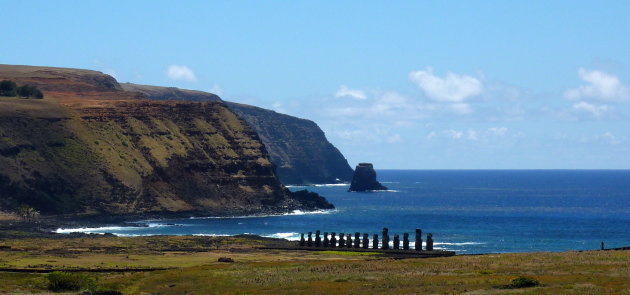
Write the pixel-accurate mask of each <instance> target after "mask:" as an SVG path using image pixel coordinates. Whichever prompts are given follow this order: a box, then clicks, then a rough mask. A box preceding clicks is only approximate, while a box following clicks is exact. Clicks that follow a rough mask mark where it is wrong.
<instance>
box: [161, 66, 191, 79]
mask: <svg viewBox="0 0 630 295" xmlns="http://www.w3.org/2000/svg"><path fill="white" fill-rule="evenodd" d="M166 75H167V76H168V77H169V78H171V79H173V80H184V81H188V82H196V81H197V77H196V76H195V73H194V72H193V71H192V70H191V69H190V68H189V67H187V66H182V65H170V66H168V68H167V69H166Z"/></svg>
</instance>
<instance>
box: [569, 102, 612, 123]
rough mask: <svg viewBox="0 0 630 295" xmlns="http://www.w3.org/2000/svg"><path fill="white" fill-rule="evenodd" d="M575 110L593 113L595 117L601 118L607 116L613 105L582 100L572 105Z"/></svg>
mask: <svg viewBox="0 0 630 295" xmlns="http://www.w3.org/2000/svg"><path fill="white" fill-rule="evenodd" d="M572 108H573V110H575V111H578V112H586V113H589V114H591V115H592V116H593V117H595V118H598V119H601V118H603V117H605V116H606V115H607V114H609V113H610V112H611V111H612V109H613V108H612V107H611V106H609V105H605V104H604V105H597V104H592V103H588V102H585V101H580V102H578V103H576V104H573V106H572Z"/></svg>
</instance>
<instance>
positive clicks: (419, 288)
mask: <svg viewBox="0 0 630 295" xmlns="http://www.w3.org/2000/svg"><path fill="white" fill-rule="evenodd" d="M270 243H274V242H273V241H269V240H262V239H246V238H235V237H234V238H223V237H142V238H121V237H99V238H64V239H20V240H10V241H9V240H6V241H1V242H0V245H2V246H8V247H11V248H10V249H7V248H6V247H4V250H2V251H0V266H1V267H3V268H7V267H17V268H39V269H41V268H54V269H73V268H90V269H98V268H151V267H167V268H171V269H168V270H162V271H153V272H139V273H124V272H123V273H98V274H94V275H95V276H97V277H98V279H99V285H100V286H101V287H102V288H106V289H117V290H121V291H123V292H124V293H125V294H142V293H143V292H144V294H184V293H187V294H216V293H220V294H270V293H274V294H302V293H309V294H360V293H361V294H366V293H367V294H373V293H381V294H393V293H397V294H415V293H426V294H504V293H518V294H630V252H629V251H587V252H562V253H546V252H544V253H519V254H496V255H494V254H493V255H479V256H456V257H445V258H432V259H404V260H394V259H389V258H383V257H380V256H376V255H367V256H366V255H356V256H355V255H348V254H350V253H348V252H344V253H337V252H335V251H327V252H309V251H282V250H257V249H254V248H255V247H256V246H268V245H269V244H270ZM225 256H227V257H231V258H233V259H234V260H235V262H234V263H220V262H217V259H218V258H219V257H225ZM518 276H528V277H532V278H535V279H537V280H539V281H540V282H541V283H542V284H543V285H542V286H540V287H536V288H527V289H511V290H506V289H499V288H497V287H498V286H501V285H506V284H508V283H510V281H511V280H512V279H514V278H516V277H518ZM44 288H45V275H43V274H28V273H20V274H16V273H7V272H0V292H3V293H12V292H14V291H16V292H18V293H19V292H39V291H44V290H43V289H44Z"/></svg>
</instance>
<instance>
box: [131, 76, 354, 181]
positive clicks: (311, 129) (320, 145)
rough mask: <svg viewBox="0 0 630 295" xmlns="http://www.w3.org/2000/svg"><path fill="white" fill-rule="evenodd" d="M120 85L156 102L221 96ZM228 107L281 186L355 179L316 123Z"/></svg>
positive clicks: (238, 106) (214, 98)
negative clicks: (252, 135)
mask: <svg viewBox="0 0 630 295" xmlns="http://www.w3.org/2000/svg"><path fill="white" fill-rule="evenodd" d="M121 85H122V88H123V89H125V90H129V91H137V92H140V93H143V94H145V95H147V96H148V97H149V98H151V99H156V100H164V99H170V100H186V101H217V100H218V101H220V98H219V97H218V96H216V95H214V94H210V93H205V92H200V91H192V90H184V89H178V88H172V87H156V86H146V85H137V84H131V83H124V84H121ZM226 104H227V106H228V107H229V108H230V109H232V111H234V112H235V113H236V114H238V115H239V116H240V117H241V118H242V119H244V120H245V121H246V122H247V123H248V124H249V125H250V126H251V127H252V128H253V129H254V130H255V131H256V132H257V133H258V135H259V136H260V138H261V139H262V141H263V143H264V144H265V146H266V148H267V151H268V152H269V155H270V156H271V162H273V163H274V164H275V165H276V167H277V169H276V173H277V174H278V177H279V178H280V181H282V183H284V184H317V183H336V182H339V181H341V182H349V181H350V180H351V179H352V174H353V170H352V168H350V165H348V161H347V160H346V159H345V158H344V156H343V155H342V154H341V152H339V150H338V149H337V148H335V146H333V145H332V144H331V143H330V142H329V141H328V140H327V139H326V136H325V135H324V132H323V131H322V130H321V129H320V128H319V126H317V124H315V123H314V122H313V121H310V120H304V119H300V118H296V117H293V116H289V115H284V114H279V113H276V112H274V111H271V110H266V109H263V108H258V107H254V106H249V105H244V104H238V103H232V102H226Z"/></svg>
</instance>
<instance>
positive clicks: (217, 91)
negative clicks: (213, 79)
mask: <svg viewBox="0 0 630 295" xmlns="http://www.w3.org/2000/svg"><path fill="white" fill-rule="evenodd" d="M210 93H214V94H216V95H218V96H221V95H223V88H221V86H219V84H216V83H215V84H214V85H212V88H210Z"/></svg>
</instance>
